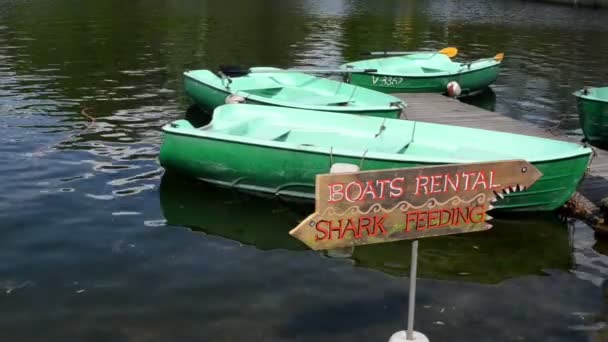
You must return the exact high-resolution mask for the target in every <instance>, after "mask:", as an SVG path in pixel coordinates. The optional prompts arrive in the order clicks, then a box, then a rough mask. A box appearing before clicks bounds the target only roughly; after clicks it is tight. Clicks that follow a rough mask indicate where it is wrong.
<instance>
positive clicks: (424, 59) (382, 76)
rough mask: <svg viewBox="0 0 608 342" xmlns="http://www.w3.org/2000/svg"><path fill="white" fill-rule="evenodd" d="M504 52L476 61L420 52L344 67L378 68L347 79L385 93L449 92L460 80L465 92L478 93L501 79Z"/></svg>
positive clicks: (462, 93)
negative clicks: (463, 60)
mask: <svg viewBox="0 0 608 342" xmlns="http://www.w3.org/2000/svg"><path fill="white" fill-rule="evenodd" d="M502 58H503V54H498V55H496V56H495V57H494V58H484V59H479V60H476V61H472V62H464V63H462V62H454V61H452V60H451V59H450V57H448V56H446V55H445V54H442V53H416V54H410V55H405V56H394V57H383V58H374V59H368V60H363V61H357V62H352V63H346V64H343V65H342V66H341V68H354V69H376V70H377V72H375V73H369V72H353V73H351V74H348V76H347V78H346V81H347V82H349V83H351V84H354V85H358V86H361V87H365V88H369V89H373V90H378V91H381V92H384V93H446V92H448V83H450V82H453V81H455V82H457V83H458V86H459V87H460V90H461V93H460V94H458V93H456V94H453V95H460V96H465V95H474V94H476V93H479V92H481V91H483V90H484V89H486V88H487V87H488V86H489V85H490V84H492V83H494V81H496V79H497V78H498V73H499V71H500V64H501V62H502Z"/></svg>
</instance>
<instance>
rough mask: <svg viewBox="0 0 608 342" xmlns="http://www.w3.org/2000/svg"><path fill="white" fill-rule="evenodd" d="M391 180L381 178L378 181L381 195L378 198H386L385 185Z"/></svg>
mask: <svg viewBox="0 0 608 342" xmlns="http://www.w3.org/2000/svg"><path fill="white" fill-rule="evenodd" d="M390 182H391V180H390V179H379V180H377V181H376V185H380V195H379V196H378V199H381V200H383V199H384V187H385V186H387V185H388V184H389V183H390Z"/></svg>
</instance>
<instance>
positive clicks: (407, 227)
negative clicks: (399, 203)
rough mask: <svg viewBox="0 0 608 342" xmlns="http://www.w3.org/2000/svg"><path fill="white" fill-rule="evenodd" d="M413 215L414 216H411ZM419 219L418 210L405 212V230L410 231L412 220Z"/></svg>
mask: <svg viewBox="0 0 608 342" xmlns="http://www.w3.org/2000/svg"><path fill="white" fill-rule="evenodd" d="M410 216H412V217H410ZM417 220H418V212H417V211H410V212H408V213H407V214H405V231H406V232H409V231H410V230H411V229H410V222H411V221H414V222H416V221H417Z"/></svg>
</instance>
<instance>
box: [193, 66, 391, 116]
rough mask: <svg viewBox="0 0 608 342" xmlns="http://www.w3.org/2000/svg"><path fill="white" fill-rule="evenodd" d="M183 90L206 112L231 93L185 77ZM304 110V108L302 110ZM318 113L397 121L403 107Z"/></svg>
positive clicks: (247, 100) (250, 101)
mask: <svg viewBox="0 0 608 342" xmlns="http://www.w3.org/2000/svg"><path fill="white" fill-rule="evenodd" d="M184 88H185V91H186V94H187V95H188V96H189V97H190V98H191V99H192V100H193V101H194V102H195V103H196V105H197V106H199V107H201V108H203V109H205V110H207V111H213V110H214V109H215V108H217V107H219V106H221V105H223V104H225V103H226V101H227V98H228V97H229V96H230V95H231V92H229V91H227V90H223V89H218V88H215V87H212V86H210V85H208V84H205V83H203V82H200V81H199V80H197V79H195V78H192V77H189V76H185V77H184ZM244 97H245V103H247V104H256V105H268V106H279V105H277V104H276V103H274V102H273V101H270V100H269V101H260V100H259V99H260V98H261V97H256V98H257V99H258V100H255V99H252V98H251V97H247V96H244ZM280 107H287V108H297V109H302V108H303V107H302V106H298V105H297V104H295V103H294V104H293V105H291V106H289V105H280ZM304 109H306V108H304ZM314 109H315V110H318V111H328V112H329V111H331V112H334V113H344V114H357V115H367V116H377V117H381V118H391V119H398V118H399V117H400V115H401V111H402V110H403V107H400V106H397V105H395V106H394V107H386V108H385V109H372V110H364V109H356V110H353V109H351V108H349V107H346V106H345V107H340V106H332V107H331V108H327V109H324V108H314Z"/></svg>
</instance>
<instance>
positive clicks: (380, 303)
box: [0, 0, 608, 342]
mask: <svg viewBox="0 0 608 342" xmlns="http://www.w3.org/2000/svg"><path fill="white" fill-rule="evenodd" d="M607 20H608V11H593V10H572V9H570V8H568V7H560V6H550V5H546V4H537V3H530V2H524V1H491V0H484V1H482V0H472V1H471V0H469V1H464V0H461V1H449V0H436V1H422V0H420V1H397V0H394V1H388V0H374V1H371V0H369V1H345V0H344V1H340V0H327V1H322V0H316V1H315V0H309V1H305V0H291V1H285V0H258V1H246V0H241V1H237V0H225V1H211V0H209V1H203V0H197V1H193V0H183V1H162V0H148V1H137V0H135V1H117V0H105V1H95V0H88V1H70V0H54V1H51V0H29V1H14V0H0V181H2V183H1V184H2V191H1V192H0V222H1V223H0V290H2V292H0V331H1V332H2V333H1V334H2V335H1V336H2V341H4V340H6V341H40V340H43V341H55V340H57V341H59V340H66V341H109V340H111V341H114V342H120V341H173V340H175V341H203V340H220V341H238V340H247V341H287V340H300V341H332V342H333V341H352V340H354V339H356V340H358V341H385V340H388V338H389V336H390V335H391V334H392V333H393V332H395V331H397V330H400V329H402V328H403V327H404V321H405V316H406V301H407V285H406V284H407V278H405V276H407V272H408V263H409V259H408V258H409V243H408V242H402V243H391V244H384V245H372V246H367V247H361V248H357V249H356V250H355V251H354V254H353V255H352V257H347V258H335V257H330V256H328V255H325V254H320V253H316V252H312V251H309V250H307V249H305V248H304V246H303V245H302V244H300V243H299V242H298V241H296V240H294V239H292V238H291V237H289V235H288V231H289V229H291V228H292V227H294V226H295V225H296V224H297V222H298V220H300V219H302V218H303V217H304V216H305V215H306V214H308V213H309V212H310V211H311V210H312V208H311V207H309V206H302V205H293V204H286V203H282V202H278V201H276V200H272V199H260V198H257V197H250V196H246V195H243V194H237V193H233V192H231V191H225V190H218V189H214V188H210V187H207V186H204V185H201V184H199V183H196V182H183V181H181V180H178V179H172V178H169V177H167V176H165V175H163V170H162V168H160V166H159V164H158V162H157V160H156V156H157V153H158V150H159V144H160V141H161V135H160V126H161V125H162V124H164V123H166V122H169V121H171V120H174V119H177V118H182V117H184V116H185V115H186V110H187V108H188V106H189V102H188V100H187V99H186V98H185V96H184V94H183V91H182V84H181V82H182V79H181V74H182V72H183V71H184V70H186V69H194V68H215V67H216V66H217V65H218V64H220V63H225V64H241V65H268V66H323V67H326V66H336V65H338V64H339V63H342V62H345V61H349V60H352V59H355V58H357V57H358V54H359V52H360V51H363V50H384V49H396V50H415V49H419V48H427V47H431V48H441V47H445V46H448V45H451V46H457V47H458V48H459V50H460V56H461V57H462V58H478V57H487V56H492V55H494V54H495V53H496V52H500V51H503V52H505V54H506V59H505V62H504V69H503V71H502V73H501V75H500V78H499V80H498V82H497V84H496V85H495V86H494V87H493V92H490V93H487V94H485V95H484V96H483V97H480V98H477V99H473V100H471V101H472V102H473V103H474V104H477V105H479V106H482V107H484V108H488V109H492V110H497V111H500V112H504V113H506V114H507V115H510V116H513V117H516V118H518V119H520V120H524V121H526V122H529V123H530V124H531V125H540V126H542V127H545V128H556V129H557V130H561V131H562V133H564V134H571V135H576V136H581V131H580V129H579V126H578V121H577V117H576V115H575V114H574V113H575V103H574V99H573V97H572V96H571V95H570V94H571V92H572V91H573V90H575V89H577V88H580V87H581V86H582V85H584V84H588V85H599V84H602V82H608V79H607V75H608V64H606V58H605V56H607V55H608V40H607V39H606V36H607V34H608V28H607V26H606V24H605V23H606V21H607ZM83 110H84V113H86V114H88V115H90V116H93V117H95V118H96V121H95V122H94V123H91V122H90V121H89V120H88V119H87V118H86V116H85V115H83V114H82V113H83ZM429 114H430V115H431V114H432V113H429ZM420 248H421V250H420V253H421V256H420V258H421V259H420V264H419V273H420V276H421V280H420V281H419V285H418V286H419V290H418V291H419V292H418V293H419V296H418V311H417V316H416V328H417V330H419V331H422V332H424V333H426V334H427V336H429V338H430V339H431V340H432V341H470V340H476V341H589V340H593V341H606V340H608V337H607V336H606V335H608V333H607V332H606V331H605V330H604V331H602V329H603V328H604V327H605V325H606V315H607V313H608V301H607V300H606V299H605V297H604V295H603V293H604V292H605V291H603V290H602V284H603V282H604V279H605V278H606V277H608V257H606V256H605V255H607V254H608V246H607V245H606V242H605V241H596V238H595V237H594V235H593V233H592V231H591V230H590V229H589V228H588V227H586V226H585V225H583V224H580V223H577V222H573V223H572V222H571V223H566V222H563V221H560V220H559V219H557V218H555V217H552V216H551V215H534V216H533V217H527V218H522V219H518V220H514V219H511V220H507V219H502V220H496V221H495V222H494V228H493V229H492V230H490V231H488V232H484V233H475V234H468V235H462V236H450V237H443V238H434V239H427V240H423V241H421V244H420Z"/></svg>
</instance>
